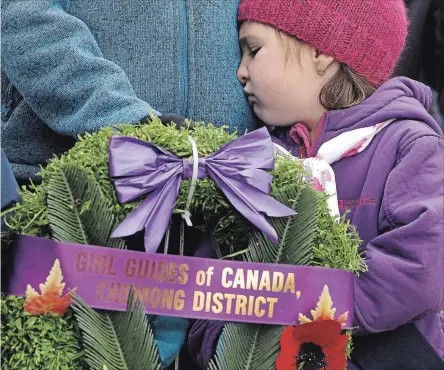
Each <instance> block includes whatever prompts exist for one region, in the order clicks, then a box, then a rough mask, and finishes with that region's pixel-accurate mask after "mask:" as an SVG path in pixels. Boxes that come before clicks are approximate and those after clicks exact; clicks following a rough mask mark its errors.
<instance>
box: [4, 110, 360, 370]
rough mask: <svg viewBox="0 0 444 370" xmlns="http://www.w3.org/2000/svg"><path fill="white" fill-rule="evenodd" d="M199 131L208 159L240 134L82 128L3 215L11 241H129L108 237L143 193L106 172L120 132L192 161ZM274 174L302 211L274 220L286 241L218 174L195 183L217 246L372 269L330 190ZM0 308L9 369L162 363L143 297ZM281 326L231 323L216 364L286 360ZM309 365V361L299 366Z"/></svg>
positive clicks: (298, 170) (275, 258) (157, 126)
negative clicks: (250, 212) (104, 307)
mask: <svg viewBox="0 0 444 370" xmlns="http://www.w3.org/2000/svg"><path fill="white" fill-rule="evenodd" d="M190 134H191V135H192V137H193V138H194V140H195V142H196V144H197V150H198V154H199V157H205V156H208V155H210V154H211V153H214V152H216V151H217V150H218V149H220V148H221V147H222V146H223V145H225V144H227V143H229V142H231V141H233V140H234V139H236V138H237V137H238V136H237V134H236V133H230V132H229V131H228V130H227V127H214V126H212V125H211V124H206V123H194V125H193V127H192V128H190V127H189V128H182V129H180V130H178V129H176V127H175V126H174V125H170V126H164V125H163V124H162V123H161V122H160V120H159V119H157V118H155V117H154V118H153V119H152V122H151V123H150V124H148V125H146V124H145V125H130V124H119V125H115V126H112V127H107V128H103V129H101V130H100V131H98V132H97V133H93V134H89V133H86V134H84V135H83V136H79V141H78V142H77V143H76V145H75V146H74V147H73V148H72V149H71V150H69V151H68V152H67V153H65V154H63V155H61V156H60V157H54V158H53V159H51V160H50V161H49V162H48V165H47V166H46V167H44V168H41V171H40V173H39V175H40V177H41V183H39V184H35V183H32V182H31V183H30V184H29V185H28V186H26V187H25V186H24V187H22V189H21V190H20V195H21V198H22V203H20V204H17V205H15V206H14V207H13V208H11V209H10V210H8V211H7V212H6V213H8V214H9V215H8V216H9V217H8V218H7V225H8V227H9V231H8V233H9V235H2V237H3V238H4V240H7V238H8V237H9V236H10V235H11V234H14V233H17V234H24V235H34V236H40V237H44V238H49V239H55V240H59V241H65V242H71V243H79V244H93V245H99V246H104V247H111V248H125V247H126V242H125V240H122V239H113V238H110V236H111V233H112V231H113V229H114V228H115V227H116V225H118V224H119V223H120V222H122V221H123V220H124V219H125V218H126V217H127V216H128V214H129V213H130V212H131V211H132V210H134V209H135V208H136V207H138V206H139V205H140V203H141V202H142V201H143V199H138V200H136V201H132V202H128V203H125V204H120V203H119V202H118V199H117V196H116V192H115V187H114V184H113V182H112V180H111V178H110V175H109V156H108V150H109V142H110V138H111V137H112V136H115V135H121V136H126V137H131V138H137V139H140V140H143V141H147V142H150V143H153V144H155V145H157V146H159V147H161V148H163V149H165V150H168V151H169V152H171V153H173V154H175V155H176V156H177V157H180V158H189V157H191V156H192V147H191V146H190V142H189V140H188V137H189V135H190ZM270 173H271V175H272V176H273V181H272V183H271V193H270V194H271V196H272V197H273V198H275V199H276V200H278V201H279V202H281V203H283V204H284V205H286V206H287V207H289V208H291V209H293V210H297V213H298V216H297V217H287V218H272V219H269V220H268V221H269V223H270V224H271V225H272V226H273V227H274V228H275V230H276V231H277V234H278V237H279V243H278V244H277V245H276V244H275V243H273V242H272V241H271V240H270V239H269V238H267V237H265V236H264V235H263V233H261V232H260V231H259V230H258V229H256V228H255V227H254V226H252V225H251V224H250V223H249V222H248V221H247V220H246V219H245V218H244V217H243V216H242V215H241V214H240V213H239V212H238V211H236V209H234V208H233V207H232V205H231V204H230V203H229V202H228V201H227V198H226V197H225V195H224V194H223V193H222V192H221V191H220V190H219V189H218V187H217V186H216V185H215V183H214V182H213V181H212V180H211V179H209V178H208V177H205V178H202V179H199V180H198V181H197V183H196V188H195V191H194V196H193V197H192V201H191V203H190V204H189V205H188V208H189V210H190V211H191V213H192V215H193V223H194V225H196V227H201V228H205V229H206V230H207V231H208V232H210V233H211V234H212V235H213V236H214V240H215V245H216V246H222V247H224V248H218V252H219V253H220V251H221V250H228V252H227V255H225V256H223V258H231V259H236V260H240V261H244V262H264V263H285V264H293V265H309V266H321V267H329V268H336V269H342V270H346V271H351V272H353V273H355V274H359V273H360V272H362V271H365V264H364V263H363V258H362V256H361V253H360V251H359V245H360V240H359V237H358V234H357V232H356V230H355V229H354V228H353V227H352V226H351V225H350V224H349V222H348V221H346V219H345V217H341V219H340V220H336V219H335V218H333V217H332V216H331V215H330V214H329V210H328V206H327V202H326V195H325V194H324V193H321V192H317V191H315V190H314V189H313V188H312V184H311V183H310V178H309V176H308V174H307V173H306V172H305V170H304V167H303V165H302V163H301V162H300V161H297V160H293V159H292V158H288V157H285V156H276V158H275V168H274V169H273V170H271V171H270ZM190 186H191V180H183V181H182V182H181V184H180V189H179V195H178V198H177V201H176V203H175V206H174V211H173V212H174V213H176V214H182V213H184V212H185V210H186V208H187V196H188V194H189V190H190ZM322 300H323V301H324V304H323V306H324V307H325V306H329V307H330V308H331V299H330V302H329V297H328V292H323V295H322V296H321V301H322ZM325 302H327V303H325ZM1 305H2V307H1V308H2V324H1V325H2V337H1V339H2V358H3V365H2V367H3V368H4V369H24V368H26V369H28V368H29V369H31V368H32V369H48V368H51V369H88V368H90V369H99V370H104V369H106V368H108V369H109V370H112V369H120V368H129V369H138V368H141V367H140V364H142V363H143V364H144V365H143V368H145V369H158V368H160V360H159V355H158V351H157V348H156V344H155V341H154V340H153V335H152V331H151V327H150V322H149V321H148V320H147V319H146V316H145V315H144V312H143V308H142V307H141V306H140V304H139V305H138V304H137V303H136V304H135V306H134V307H133V306H132V307H129V310H128V311H127V312H124V313H121V312H108V311H98V310H93V309H92V308H90V307H88V306H87V305H86V304H85V303H84V302H83V301H82V300H81V299H80V298H78V297H74V303H73V305H72V306H71V308H70V309H69V310H68V311H67V312H66V313H64V314H63V315H57V314H54V313H48V314H47V315H40V316H35V315H32V314H31V313H29V310H28V311H27V310H25V309H24V305H25V299H24V298H22V297H13V296H4V295H3V296H2V301H1ZM314 320H315V321H314V322H313V324H319V323H318V322H316V321H317V320H316V317H314ZM309 321H310V320H308V319H307V320H306V322H309ZM122 323H124V324H122ZM302 326H304V325H301V327H302ZM284 330H285V328H284V327H280V326H272V325H258V324H241V323H228V324H227V325H225V327H224V329H223V332H222V334H221V337H220V339H219V345H218V348H217V354H216V357H215V359H214V360H213V361H212V362H211V364H210V368H211V369H212V370H223V369H224V370H232V369H234V368H238V366H239V364H242V363H245V361H249V363H250V364H251V368H255V369H267V370H268V369H269V368H273V366H275V363H276V359H277V357H278V355H279V354H280V353H281V356H280V357H281V358H282V356H283V353H284V352H285V351H284V347H285V346H286V345H284V344H283V343H281V341H280V340H281V339H280V338H281V336H282V340H284V338H285V337H288V338H290V337H291V338H293V339H294V338H296V337H295V336H291V335H290V336H289V334H288V331H287V332H285V331H284ZM285 333H287V334H285ZM282 334H284V335H282ZM338 335H339V334H338ZM94 338H95V339H94ZM288 338H287V339H288ZM347 339H348V337H347ZM342 341H343V340H342ZM344 343H345V342H344ZM131 344H133V345H138V351H137V352H135V351H130V350H128V348H129V347H128V346H129V345H131ZM302 345H303V343H302V342H301V343H299V347H298V348H299V349H301V351H302ZM348 346H349V347H350V342H348ZM281 348H282V350H281ZM348 351H349V348H348ZM291 356H292V355H291ZM291 356H290V357H291ZM291 358H292V357H291ZM303 361H304V360H303V358H302V357H301V358H300V363H303ZM48 364H50V365H49V367H48ZM110 364H111V365H110ZM298 364H299V362H298ZM301 368H302V367H301Z"/></svg>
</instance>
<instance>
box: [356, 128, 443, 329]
mask: <svg viewBox="0 0 444 370" xmlns="http://www.w3.org/2000/svg"><path fill="white" fill-rule="evenodd" d="M443 155H444V152H443V139H442V138H441V137H438V136H437V135H436V134H435V135H423V136H421V137H419V138H416V139H415V140H411V141H410V142H409V143H407V144H406V145H404V147H403V148H402V147H401V148H400V150H399V155H398V161H397V164H396V166H395V168H394V169H393V170H392V172H391V173H390V175H389V177H388V179H387V183H386V186H385V191H384V198H383V200H382V206H381V211H380V215H379V228H380V235H379V236H377V237H376V238H375V239H373V240H372V241H370V243H368V245H367V251H366V258H367V265H368V272H366V273H363V274H362V275H361V276H360V277H359V278H356V279H355V324H356V325H358V326H359V327H360V329H359V332H358V334H365V333H377V332H382V331H387V330H393V329H395V328H397V327H399V326H400V325H402V324H405V323H408V322H411V321H414V320H415V319H418V318H420V317H422V316H426V315H431V314H436V313H437V312H439V311H440V310H441V309H443V307H444V304H443V296H444V268H443V266H444V245H443V240H444V235H443V234H444V224H443V223H444V220H443V212H444V210H443V196H444V195H443V187H444V168H443Z"/></svg>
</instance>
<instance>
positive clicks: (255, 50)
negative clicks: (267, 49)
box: [248, 48, 261, 57]
mask: <svg viewBox="0 0 444 370" xmlns="http://www.w3.org/2000/svg"><path fill="white" fill-rule="evenodd" d="M259 50H261V48H257V49H254V50H250V52H249V53H248V55H250V56H252V57H254V56H255V55H256V54H257V53H258V51H259Z"/></svg>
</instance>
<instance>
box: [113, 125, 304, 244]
mask: <svg viewBox="0 0 444 370" xmlns="http://www.w3.org/2000/svg"><path fill="white" fill-rule="evenodd" d="M189 141H190V143H191V145H192V149H193V158H192V160H190V159H181V158H178V157H176V156H175V155H173V154H172V153H170V152H168V151H167V150H165V149H163V148H161V147H158V146H157V145H154V144H152V143H148V142H145V141H142V140H139V139H134V138H128V137H122V136H112V137H111V139H110V145H109V162H110V173H111V176H112V177H113V178H112V180H113V181H114V187H115V189H116V193H117V197H118V199H119V201H120V202H122V203H125V202H128V201H132V200H134V199H136V198H137V197H139V196H141V195H144V194H148V196H147V197H146V198H145V199H144V200H143V202H142V203H141V204H140V205H139V207H138V208H136V209H135V210H133V211H132V212H131V213H130V214H129V215H128V216H127V217H126V218H125V220H124V221H123V222H122V223H121V224H120V225H119V226H118V227H117V228H116V229H115V230H114V232H113V234H112V235H111V237H123V236H128V235H132V234H134V233H135V232H137V231H139V230H142V229H143V228H145V250H146V251H147V252H156V250H157V248H158V246H159V244H160V242H161V240H162V237H163V235H164V233H165V230H166V229H167V227H168V224H169V221H170V219H171V215H172V212H173V208H174V204H175V202H176V200H177V197H178V194H179V188H180V183H181V181H182V179H189V178H191V187H190V191H189V193H188V198H187V203H186V207H185V211H184V213H183V216H182V217H183V218H184V219H185V221H186V222H187V224H188V225H189V226H191V225H192V223H191V212H190V210H189V208H190V206H191V203H192V198H193V195H194V189H195V186H196V180H197V179H199V178H203V177H205V175H208V176H209V177H210V178H211V179H212V180H213V181H214V182H215V184H216V185H217V186H218V188H219V189H220V190H221V191H222V192H223V193H224V195H225V196H226V197H227V199H228V200H229V201H230V203H231V204H232V205H233V207H234V208H236V209H237V210H238V211H239V212H240V213H241V214H242V215H243V216H244V217H245V218H246V219H248V220H249V221H250V222H251V223H252V224H253V225H255V226H256V227H257V228H258V229H259V230H261V231H262V232H263V233H264V234H265V235H267V236H268V237H269V238H270V239H271V240H273V241H274V242H275V243H277V242H278V237H277V233H276V231H275V230H274V229H273V227H272V226H271V225H270V224H269V223H268V222H267V220H266V219H265V216H269V217H286V216H293V215H295V214H296V213H295V212H294V211H293V210H292V209H290V208H288V207H286V206H285V205H283V204H281V203H279V202H278V201H277V200H275V199H274V198H272V197H271V196H270V195H269V192H270V183H271V181H272V176H271V175H270V174H269V173H267V172H265V170H271V169H273V168H274V154H273V144H272V141H271V138H270V135H269V133H268V130H267V129H266V128H265V127H264V128H262V129H259V130H256V131H253V132H251V133H249V134H246V135H244V136H241V137H239V138H237V139H235V140H233V141H231V142H230V143H228V144H226V145H224V146H223V147H222V148H220V149H219V150H218V151H216V152H215V153H213V154H210V155H209V156H207V157H206V158H198V152H197V146H196V143H195V142H194V140H193V138H192V137H191V136H190V137H189ZM141 149H142V151H143V152H144V153H147V154H148V155H146V156H144V155H143V153H142V155H141V154H140V153H141ZM121 158H123V160H121ZM130 158H137V161H136V162H137V163H134V161H132V162H131V161H130V160H129V159H130Z"/></svg>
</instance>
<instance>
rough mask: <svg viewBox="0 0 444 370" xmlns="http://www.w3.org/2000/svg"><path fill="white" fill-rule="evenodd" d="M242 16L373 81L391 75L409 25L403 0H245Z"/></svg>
mask: <svg viewBox="0 0 444 370" xmlns="http://www.w3.org/2000/svg"><path fill="white" fill-rule="evenodd" d="M238 19H239V21H255V22H260V23H265V24H269V25H271V26H274V27H276V28H277V29H279V30H281V31H283V32H285V33H287V34H289V35H292V36H295V37H296V38H298V39H300V40H302V41H305V42H306V43H308V44H309V45H311V46H312V47H314V48H316V49H318V50H320V51H321V52H323V53H325V54H328V55H331V56H332V57H334V58H335V59H336V60H337V61H339V62H341V63H344V64H346V65H348V66H349V67H350V68H352V69H353V70H355V71H356V72H358V73H360V74H361V75H362V76H364V77H365V78H366V79H367V80H368V81H369V82H370V83H372V84H373V85H375V86H379V85H380V84H382V83H383V82H385V81H386V80H388V79H389V78H390V75H391V74H392V72H393V69H394V68H395V65H396V62H397V61H398V58H399V55H400V54H401V51H402V49H403V47H404V43H405V38H406V36H407V26H408V20H407V11H406V8H405V5H404V2H403V0H241V2H240V5H239V12H238Z"/></svg>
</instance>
